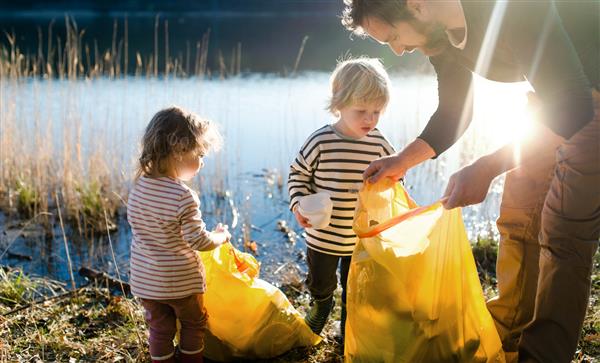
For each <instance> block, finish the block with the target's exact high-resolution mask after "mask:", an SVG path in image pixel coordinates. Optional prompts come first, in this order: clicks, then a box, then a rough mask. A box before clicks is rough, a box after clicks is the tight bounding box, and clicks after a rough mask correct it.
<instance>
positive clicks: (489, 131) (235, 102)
mask: <svg viewBox="0 0 600 363" xmlns="http://www.w3.org/2000/svg"><path fill="white" fill-rule="evenodd" d="M328 77H329V74H327V73H323V72H315V73H302V74H301V75H300V76H298V77H295V78H280V77H274V76H264V75H252V74H251V75H246V76H243V77H235V78H230V79H226V80H199V79H193V78H192V79H183V80H180V79H166V80H161V79H141V78H137V79H136V78H125V79H117V80H108V79H98V80H92V81H89V80H78V81H58V80H28V81H19V82H12V81H9V80H7V79H4V80H2V81H1V82H0V91H1V93H0V102H1V103H0V106H1V107H0V117H1V119H2V120H3V123H4V120H7V124H11V125H17V126H16V127H17V128H18V130H17V131H18V132H17V136H16V137H18V138H19V141H20V142H21V140H22V145H21V147H22V148H23V150H24V151H23V154H24V157H33V158H36V157H42V156H43V157H51V158H53V159H54V160H56V162H57V165H60V161H61V160H63V159H64V155H63V154H64V152H65V149H64V147H63V145H64V144H65V143H67V144H71V145H74V144H76V143H80V145H81V158H82V160H83V161H82V165H83V167H84V173H87V172H91V171H94V169H98V168H106V170H108V171H110V173H112V174H113V175H118V174H123V175H127V176H129V175H131V173H132V168H133V165H134V161H135V158H136V157H137V152H138V145H139V139H140V137H141V135H142V132H143V129H144V127H145V126H146V124H147V122H148V121H149V120H150V118H151V117H152V115H153V114H154V113H155V112H156V111H158V110H159V109H161V108H163V107H166V106H169V105H173V104H176V105H179V106H181V107H184V108H186V109H188V110H190V111H193V112H196V113H198V114H200V115H202V116H205V117H207V118H210V119H212V120H214V121H216V122H217V123H219V125H220V128H221V130H222V132H223V134H224V136H225V145H224V148H223V150H222V151H221V152H220V153H219V154H216V155H212V156H210V157H209V158H208V159H207V160H206V167H205V169H203V170H202V171H201V173H200V176H199V177H198V178H196V179H195V180H194V181H193V183H192V184H193V185H194V187H195V188H197V189H199V192H200V194H201V198H202V209H203V213H204V215H205V217H206V219H207V223H208V225H209V227H212V226H214V224H215V223H216V222H219V221H224V222H227V223H232V222H233V213H232V209H231V206H230V204H229V203H228V200H226V199H222V198H220V197H218V196H217V192H225V191H228V192H229V195H230V197H231V200H232V201H233V205H234V207H235V210H237V212H238V214H237V217H238V223H237V226H236V227H235V228H234V230H233V231H234V233H233V234H234V237H235V238H236V243H237V244H238V247H239V246H240V244H239V243H240V242H238V241H237V239H238V238H241V235H242V229H243V225H244V224H245V225H247V226H251V228H250V227H249V228H248V231H249V233H250V234H251V238H252V239H253V240H256V241H257V242H258V245H259V251H258V253H259V254H258V259H259V260H260V261H261V262H262V263H263V265H262V266H263V267H262V273H263V276H264V277H265V278H266V279H267V280H271V281H276V280H277V279H278V274H277V273H275V271H276V270H277V269H278V268H279V267H280V266H281V265H282V264H284V263H288V265H294V266H296V265H298V268H299V269H300V270H304V269H305V263H304V261H303V260H302V257H303V253H304V251H305V244H304V241H303V239H302V238H301V237H299V238H298V240H297V241H296V243H295V244H292V243H289V242H288V241H287V237H286V236H285V235H284V233H282V232H281V231H279V230H278V229H277V223H278V221H280V220H284V221H286V222H287V223H288V224H289V225H290V226H291V227H292V229H293V230H295V231H296V232H297V233H298V235H300V234H301V233H302V230H301V228H299V227H298V225H297V224H296V223H295V220H294V218H293V215H292V214H291V213H290V212H289V211H288V203H287V198H288V197H287V186H286V185H285V183H284V185H283V186H282V187H281V188H280V187H279V186H278V183H277V180H278V179H279V178H281V179H283V181H284V182H285V180H286V179H287V170H288V166H289V163H290V162H291V161H292V159H293V158H294V157H295V154H296V153H297V151H298V149H299V147H300V146H301V144H302V143H303V141H304V140H305V139H306V137H307V136H308V135H309V134H310V133H311V132H312V131H314V130H315V129H317V128H318V127H320V126H322V125H324V124H327V123H331V122H332V121H333V118H332V116H331V115H329V114H328V113H327V112H326V111H325V110H324V107H325V105H326V101H327V96H328ZM392 83H393V87H392V92H391V94H392V96H391V101H390V104H389V106H388V108H387V110H386V112H385V113H384V115H383V116H382V117H381V120H380V123H379V128H380V129H381V130H382V132H383V133H384V134H385V135H386V136H387V137H388V139H390V140H391V142H392V144H393V145H394V146H395V147H396V148H397V149H401V148H402V147H403V145H406V144H407V143H408V142H410V141H411V140H413V139H414V138H415V137H416V136H418V134H419V132H420V131H421V130H422V128H423V127H424V125H425V124H426V122H427V120H428V118H429V116H430V115H431V113H432V112H433V111H434V110H435V108H436V106H437V90H436V87H437V84H436V80H435V78H434V77H432V76H424V75H419V76H407V75H403V74H392ZM527 90H528V86H527V85H526V84H512V85H508V84H497V83H493V82H490V81H486V80H482V79H477V80H476V82H475V95H476V97H475V116H474V121H473V123H472V125H471V127H470V129H469V130H468V131H467V133H466V134H465V136H464V137H463V138H462V139H461V141H460V142H459V143H457V144H456V145H455V146H453V147H452V148H451V149H450V150H449V151H448V152H446V153H445V154H443V155H442V156H441V157H440V158H438V159H436V160H431V161H428V162H426V163H424V164H423V165H421V166H419V167H416V168H414V169H413V170H411V171H410V172H409V173H408V175H407V177H406V185H407V186H408V188H409V191H410V193H411V194H412V196H413V197H414V198H415V200H416V201H417V202H418V203H420V204H427V203H431V202H434V201H436V200H437V199H438V198H439V197H441V195H442V193H443V191H444V188H445V183H446V182H447V180H448V177H449V176H450V175H451V174H452V172H454V171H456V170H457V169H458V168H460V167H461V166H464V165H466V164H468V163H469V162H471V161H473V160H475V159H476V158H477V157H478V156H481V155H483V154H485V153H487V152H491V151H492V150H494V149H495V148H497V147H499V146H500V145H502V144H503V143H505V142H507V141H510V140H511V139H514V137H516V135H517V134H518V133H519V130H522V129H523V128H524V125H525V123H526V122H527V120H526V117H527V113H526V92H527ZM36 139H37V141H36ZM39 145H42V146H43V147H41V148H40V147H39ZM3 152H6V150H4V151H3ZM73 152H74V151H73ZM94 155H95V159H94V158H92V156H94ZM98 155H100V157H99V158H98ZM90 160H92V161H91V162H89V161H90ZM502 184H503V179H502V178H498V179H497V180H495V182H494V183H493V185H492V187H491V189H490V194H489V195H488V198H487V199H486V201H485V202H484V203H482V204H480V205H477V206H473V207H469V208H465V209H464V210H463V215H464V217H465V223H466V225H467V229H468V232H469V236H470V237H471V238H475V237H476V236H477V235H487V234H489V233H492V234H493V233H496V232H495V226H494V221H495V219H496V218H497V215H498V207H499V201H500V197H501V188H502ZM0 224H1V225H2V226H3V228H4V229H7V221H6V219H5V216H0ZM119 226H120V228H119V229H118V231H117V232H115V233H113V234H111V236H110V237H111V240H112V243H113V245H114V248H115V254H116V259H117V266H115V264H114V263H113V262H112V257H111V252H110V247H109V244H108V238H107V236H100V237H99V238H97V239H95V240H94V241H79V242H76V243H75V242H73V241H72V239H71V238H69V241H70V254H71V257H72V259H73V265H74V268H78V267H80V266H93V267H95V268H98V269H101V270H105V271H108V272H109V273H111V274H114V275H116V269H115V267H118V268H119V272H120V274H121V275H122V276H123V277H124V278H126V276H127V273H128V258H129V244H130V237H131V236H130V231H129V227H128V225H127V223H126V221H125V220H124V219H123V218H121V221H120V223H119ZM67 232H68V233H67V234H69V231H67ZM15 233H16V232H15V230H14V229H11V230H9V231H8V235H7V236H3V238H2V239H3V243H2V245H0V246H3V247H2V248H0V252H2V251H4V249H5V248H6V244H7V243H8V242H10V241H12V240H13V236H14V237H15V238H16V239H14V242H13V243H12V245H11V246H10V251H12V252H18V253H21V254H25V255H29V256H33V261H19V260H16V259H14V258H9V257H8V256H7V255H4V257H2V259H0V263H1V264H7V265H11V266H21V267H23V268H24V269H25V271H28V272H32V273H36V274H42V275H49V276H51V277H53V278H56V279H59V280H63V281H67V280H68V279H69V274H68V268H67V264H66V261H67V260H66V253H65V250H64V243H63V240H62V236H61V233H60V229H55V238H53V239H52V238H51V239H49V240H44V239H43V238H41V237H40V238H37V239H36V238H30V239H23V238H21V237H18V236H15ZM78 282H82V280H81V279H80V278H78Z"/></svg>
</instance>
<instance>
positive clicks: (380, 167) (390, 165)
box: [363, 155, 407, 183]
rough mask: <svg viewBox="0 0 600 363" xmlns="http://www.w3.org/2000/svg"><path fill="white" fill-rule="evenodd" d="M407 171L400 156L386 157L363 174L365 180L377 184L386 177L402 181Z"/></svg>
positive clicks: (377, 161) (375, 162) (372, 163)
mask: <svg viewBox="0 0 600 363" xmlns="http://www.w3.org/2000/svg"><path fill="white" fill-rule="evenodd" d="M406 170H407V169H406V168H405V167H404V165H403V163H402V159H401V157H400V155H390V156H384V157H382V158H379V159H377V160H374V161H373V162H371V164H369V167H368V168H367V170H365V172H364V173H363V180H364V181H367V182H369V183H376V182H378V181H379V180H381V179H382V178H386V177H387V178H391V179H393V180H400V179H401V178H403V177H404V174H406Z"/></svg>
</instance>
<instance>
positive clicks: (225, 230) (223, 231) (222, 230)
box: [214, 223, 231, 243]
mask: <svg viewBox="0 0 600 363" xmlns="http://www.w3.org/2000/svg"><path fill="white" fill-rule="evenodd" d="M214 232H215V233H218V234H220V235H222V236H223V243H227V242H229V241H231V233H229V226H228V225H226V224H221V223H219V224H217V226H216V227H215V230H214Z"/></svg>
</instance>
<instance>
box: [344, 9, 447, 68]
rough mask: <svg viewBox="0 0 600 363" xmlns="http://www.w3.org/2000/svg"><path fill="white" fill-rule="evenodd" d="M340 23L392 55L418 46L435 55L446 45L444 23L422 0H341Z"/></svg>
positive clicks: (427, 53)
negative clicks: (387, 47) (384, 47)
mask: <svg viewBox="0 0 600 363" xmlns="http://www.w3.org/2000/svg"><path fill="white" fill-rule="evenodd" d="M344 3H345V4H346V8H345V9H344V12H343V14H342V24H343V25H344V26H345V27H346V29H348V30H350V31H352V32H353V33H354V34H356V35H359V36H361V37H366V36H370V37H371V38H373V39H375V40H376V41H378V42H380V43H382V44H387V45H388V46H389V47H390V48H391V49H392V51H393V52H394V53H396V55H402V54H403V53H404V52H405V51H406V52H409V53H410V52H412V51H413V50H415V49H419V50H420V51H421V52H423V53H424V54H425V55H428V56H432V55H436V54H439V53H441V52H443V51H444V49H446V47H447V46H448V44H449V43H448V35H447V34H446V31H445V28H444V26H443V25H442V24H441V23H440V22H438V21H436V20H435V19H434V18H433V17H432V14H431V12H430V9H429V7H428V4H427V2H426V1H425V0H344Z"/></svg>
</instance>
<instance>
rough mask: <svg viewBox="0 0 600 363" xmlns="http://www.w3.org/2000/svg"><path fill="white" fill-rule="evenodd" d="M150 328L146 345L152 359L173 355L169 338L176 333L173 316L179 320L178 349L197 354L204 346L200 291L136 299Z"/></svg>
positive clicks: (203, 313)
mask: <svg viewBox="0 0 600 363" xmlns="http://www.w3.org/2000/svg"><path fill="white" fill-rule="evenodd" d="M140 300H141V302H142V306H144V310H145V318H146V322H147V323H148V330H149V331H150V337H149V341H148V343H149V346H150V356H151V357H152V360H158V361H160V360H166V359H168V358H170V357H172V356H173V354H174V347H173V339H174V338H175V334H176V333H177V319H179V322H180V323H181V330H180V331H179V349H180V351H181V352H182V353H185V354H197V353H199V352H202V350H203V349H204V333H205V330H206V324H207V319H208V314H207V313H206V309H205V308H204V295H203V294H193V295H190V296H188V297H184V298H181V299H173V300H150V299H140Z"/></svg>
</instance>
